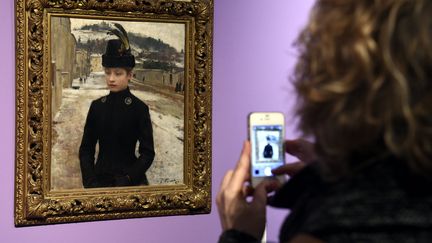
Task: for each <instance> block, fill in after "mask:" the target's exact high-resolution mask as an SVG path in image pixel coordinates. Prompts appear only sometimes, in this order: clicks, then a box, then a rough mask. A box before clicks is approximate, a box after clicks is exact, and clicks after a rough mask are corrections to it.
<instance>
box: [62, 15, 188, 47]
mask: <svg viewBox="0 0 432 243" xmlns="http://www.w3.org/2000/svg"><path fill="white" fill-rule="evenodd" d="M70 20H71V29H72V33H74V30H76V29H80V28H81V27H82V26H84V25H91V24H100V23H102V21H104V22H107V23H113V22H116V23H119V24H121V25H123V27H124V28H125V29H126V31H127V32H133V33H136V34H140V35H142V36H148V37H153V38H155V39H161V40H162V41H163V42H165V43H167V44H169V45H170V46H172V47H174V48H175V49H176V50H177V51H181V50H182V49H183V50H184V48H185V47H184V46H185V24H182V23H161V22H138V21H135V22H132V21H117V20H115V21H110V20H98V19H79V18H70ZM111 38H112V37H111Z"/></svg>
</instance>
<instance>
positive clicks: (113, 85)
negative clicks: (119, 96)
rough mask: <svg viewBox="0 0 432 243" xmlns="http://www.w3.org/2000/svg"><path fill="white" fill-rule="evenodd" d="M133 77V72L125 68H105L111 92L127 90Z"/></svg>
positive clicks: (106, 79)
mask: <svg viewBox="0 0 432 243" xmlns="http://www.w3.org/2000/svg"><path fill="white" fill-rule="evenodd" d="M131 77H132V73H131V72H129V73H128V72H127V71H126V69H124V68H105V81H106V83H107V86H108V89H109V90H110V91H111V92H119V91H122V90H125V89H126V88H127V87H128V83H129V80H130V79H131Z"/></svg>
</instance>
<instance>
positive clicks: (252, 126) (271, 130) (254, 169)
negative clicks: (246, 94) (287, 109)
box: [248, 112, 285, 187]
mask: <svg viewBox="0 0 432 243" xmlns="http://www.w3.org/2000/svg"><path fill="white" fill-rule="evenodd" d="M248 134H249V141H250V143H251V185H252V187H256V186H257V185H258V184H259V183H260V182H261V181H262V180H265V179H269V178H274V179H277V180H279V181H280V182H281V183H283V182H284V181H285V176H284V175H280V176H274V175H273V174H272V172H271V170H272V169H274V168H276V167H279V166H281V165H283V164H284V163H285V153H284V145H283V141H284V138H285V118H284V115H283V114H282V113H280V112H252V113H250V114H249V117H248Z"/></svg>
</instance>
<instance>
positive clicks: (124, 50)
mask: <svg viewBox="0 0 432 243" xmlns="http://www.w3.org/2000/svg"><path fill="white" fill-rule="evenodd" d="M114 26H115V27H116V28H115V29H114V28H113V29H111V30H110V31H109V32H108V34H109V35H115V36H117V37H118V38H119V39H113V40H108V43H107V46H106V50H105V54H103V55H102V66H104V67H108V68H110V67H129V68H133V67H135V57H134V56H133V55H132V53H131V48H130V44H129V38H128V36H127V33H126V30H125V29H124V28H123V26H122V25H121V24H118V23H114Z"/></svg>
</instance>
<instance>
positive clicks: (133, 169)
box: [79, 24, 155, 188]
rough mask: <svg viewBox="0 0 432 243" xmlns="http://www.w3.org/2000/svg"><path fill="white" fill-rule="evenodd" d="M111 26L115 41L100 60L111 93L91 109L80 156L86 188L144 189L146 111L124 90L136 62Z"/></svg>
mask: <svg viewBox="0 0 432 243" xmlns="http://www.w3.org/2000/svg"><path fill="white" fill-rule="evenodd" d="M115 26H116V27H117V28H116V29H112V30H111V31H110V33H112V34H114V35H116V36H117V37H119V39H112V40H108V43H107V46H106V51H105V54H103V55H102V66H103V67H104V71H105V80H106V83H107V86H108V89H109V91H110V92H109V94H108V95H106V96H103V97H101V98H99V99H96V100H94V101H93V102H92V103H91V105H90V109H89V112H88V114H87V119H86V123H85V127H84V133H83V137H82V141H81V146H80V150H79V158H80V165H81V173H82V179H83V186H84V187H85V188H92V187H117V186H136V185H148V181H147V177H146V174H145V173H146V171H147V170H148V168H149V167H150V166H151V164H152V162H153V159H154V156H155V152H154V146H153V130H152V123H151V119H150V114H149V108H148V106H147V105H146V104H145V103H144V102H142V101H141V100H140V99H138V98H137V97H135V96H134V95H133V94H132V93H131V92H130V90H129V86H128V84H129V80H130V79H131V78H132V69H133V68H134V66H135V58H134V56H133V55H132V54H131V48H130V45H129V40H128V37H127V33H126V31H125V30H124V28H123V27H122V26H121V25H120V24H115ZM137 142H139V149H138V152H139V156H138V157H137V156H136V154H135V150H136V145H137ZM96 144H98V145H99V151H98V152H97V154H96ZM95 158H96V159H95Z"/></svg>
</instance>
